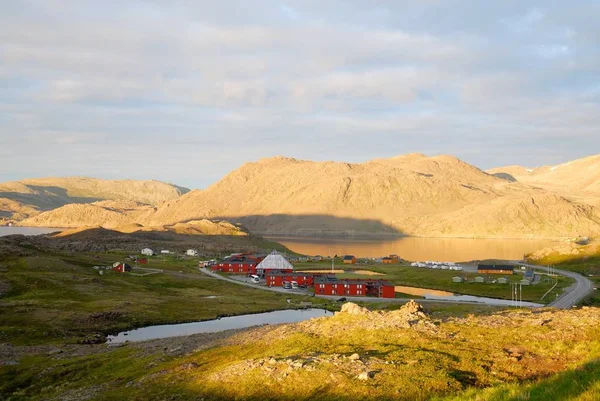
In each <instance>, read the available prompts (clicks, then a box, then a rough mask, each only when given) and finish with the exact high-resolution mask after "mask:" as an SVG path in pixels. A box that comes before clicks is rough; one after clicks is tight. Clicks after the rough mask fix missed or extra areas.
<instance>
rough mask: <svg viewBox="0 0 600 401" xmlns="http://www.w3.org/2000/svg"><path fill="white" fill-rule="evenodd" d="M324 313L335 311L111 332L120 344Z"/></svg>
mask: <svg viewBox="0 0 600 401" xmlns="http://www.w3.org/2000/svg"><path fill="white" fill-rule="evenodd" d="M322 316H333V313H332V312H329V311H327V310H325V309H315V308H312V309H298V310H292V309H288V310H280V311H275V312H265V313H255V314H251V315H240V316H231V317H224V318H221V319H215V320H206V321H203V322H193V323H181V324H164V325H158V326H148V327H142V328H139V329H135V330H130V331H125V332H122V333H119V334H117V335H116V336H108V342H109V343H112V344H118V343H123V342H125V341H146V340H155V339H158V338H169V337H179V336H189V335H192V334H199V333H216V332H219V331H224V330H231V329H244V328H247V327H253V326H260V325H263V324H280V323H296V322H301V321H303V320H308V319H312V318H313V317H322Z"/></svg>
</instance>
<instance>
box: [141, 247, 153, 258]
mask: <svg viewBox="0 0 600 401" xmlns="http://www.w3.org/2000/svg"><path fill="white" fill-rule="evenodd" d="M142 255H148V256H152V255H154V251H153V250H152V249H150V248H144V249H142Z"/></svg>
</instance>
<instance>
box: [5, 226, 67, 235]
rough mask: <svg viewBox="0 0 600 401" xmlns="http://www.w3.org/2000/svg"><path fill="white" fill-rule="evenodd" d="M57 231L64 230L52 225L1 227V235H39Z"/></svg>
mask: <svg viewBox="0 0 600 401" xmlns="http://www.w3.org/2000/svg"><path fill="white" fill-rule="evenodd" d="M56 231H63V229H62V228H51V227H8V226H4V227H0V237H4V236H5V235H15V234H21V235H39V234H48V233H53V232H56Z"/></svg>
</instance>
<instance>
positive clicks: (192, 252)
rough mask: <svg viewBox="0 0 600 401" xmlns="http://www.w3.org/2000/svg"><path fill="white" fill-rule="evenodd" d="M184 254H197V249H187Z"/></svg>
mask: <svg viewBox="0 0 600 401" xmlns="http://www.w3.org/2000/svg"><path fill="white" fill-rule="evenodd" d="M185 254H186V255H187V256H198V251H197V250H195V249H188V250H187V251H185Z"/></svg>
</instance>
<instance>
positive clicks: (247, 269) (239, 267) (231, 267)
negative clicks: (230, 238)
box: [210, 260, 256, 274]
mask: <svg viewBox="0 0 600 401" xmlns="http://www.w3.org/2000/svg"><path fill="white" fill-rule="evenodd" d="M210 268H211V270H213V271H219V272H224V273H233V274H256V263H254V262H251V261H241V260H224V261H222V262H219V263H216V264H214V265H212V266H211V267H210Z"/></svg>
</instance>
